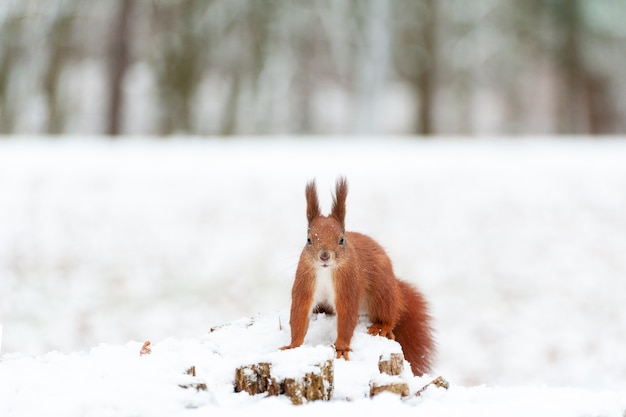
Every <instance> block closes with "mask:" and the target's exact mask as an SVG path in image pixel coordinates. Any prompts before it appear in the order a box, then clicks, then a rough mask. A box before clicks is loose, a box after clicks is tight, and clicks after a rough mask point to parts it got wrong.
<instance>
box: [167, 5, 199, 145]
mask: <svg viewBox="0 0 626 417" xmlns="http://www.w3.org/2000/svg"><path fill="white" fill-rule="evenodd" d="M209 5H210V2H208V1H204V0H182V1H174V2H167V3H165V2H164V3H159V4H156V5H155V8H156V14H157V28H156V29H157V32H158V35H159V36H158V39H157V40H156V42H157V43H158V48H159V54H160V55H159V56H158V57H157V60H158V62H156V63H155V66H156V74H157V82H158V89H159V92H160V103H161V123H160V129H159V130H160V132H161V134H163V135H169V134H172V133H192V132H194V123H193V115H194V113H193V110H194V106H193V102H192V101H193V99H194V98H195V93H196V90H197V87H198V85H199V83H200V80H201V78H202V73H203V65H202V64H203V62H202V60H203V58H204V57H205V55H206V50H207V49H208V46H207V45H208V42H207V39H206V38H205V36H204V32H203V31H202V27H201V24H200V23H199V20H200V19H201V18H202V16H203V15H204V12H205V11H206V9H207V7H208V6H209Z"/></svg>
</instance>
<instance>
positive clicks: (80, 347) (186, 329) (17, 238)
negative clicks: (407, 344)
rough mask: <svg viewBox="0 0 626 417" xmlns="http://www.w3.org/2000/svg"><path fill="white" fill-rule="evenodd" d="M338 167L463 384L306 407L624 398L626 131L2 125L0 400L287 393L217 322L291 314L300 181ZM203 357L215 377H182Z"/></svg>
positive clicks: (234, 406) (211, 398) (242, 407)
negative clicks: (564, 133)
mask: <svg viewBox="0 0 626 417" xmlns="http://www.w3.org/2000/svg"><path fill="white" fill-rule="evenodd" d="M340 174H343V175H346V176H347V178H348V182H349V186H350V192H349V195H348V213H347V221H346V223H347V227H348V229H350V230H355V231H360V232H363V233H367V234H369V235H371V236H372V237H374V238H376V239H377V240H378V241H379V242H380V243H381V244H382V245H383V246H384V247H385V248H386V249H387V251H388V252H389V254H390V256H391V258H392V260H393V261H394V266H395V269H396V272H397V274H398V275H399V276H400V277H402V278H404V279H406V280H408V281H411V282H413V283H414V284H415V285H417V286H418V287H419V288H420V289H421V290H422V291H423V292H424V293H425V294H426V296H427V298H428V299H429V301H430V303H431V307H432V314H433V316H434V318H435V327H436V335H437V341H438V346H439V355H438V358H437V362H436V366H435V369H434V371H433V374H436V375H443V376H444V377H445V378H446V379H447V380H448V381H450V383H451V389H450V390H449V391H441V390H436V389H435V390H430V389H429V390H428V391H427V392H428V394H427V395H426V396H425V397H423V398H421V399H417V400H411V401H404V402H400V401H399V400H396V399H395V398H389V397H387V396H384V397H383V398H381V399H375V400H373V401H370V400H359V401H352V402H350V403H345V402H342V401H333V402H331V403H330V404H324V405H318V404H315V405H308V406H307V407H305V408H302V409H301V411H299V412H300V413H303V414H306V413H310V414H313V413H316V414H318V413H319V412H320V411H321V412H323V411H324V410H327V409H328V410H330V409H331V408H329V407H333V408H332V410H333V411H335V410H337V411H339V410H342V409H344V408H346V409H350V410H356V411H355V412H359V410H363V412H368V413H370V414H373V413H374V412H376V410H379V411H381V412H382V410H385V411H386V412H389V407H390V406H391V404H398V405H397V409H398V411H399V412H406V413H409V412H410V413H414V412H424V413H425V414H442V415H443V414H445V415H450V414H453V415H454V414H457V415H460V414H463V415H467V414H477V415H478V414H480V415H496V414H497V415H511V414H519V415H529V414H534V415H537V414H540V415H541V414H543V415H548V414H549V415H551V416H554V415H601V414H602V415H615V416H619V417H621V416H622V415H623V413H624V412H625V411H626V354H624V348H625V347H626V309H624V308H623V306H624V300H625V299H626V255H625V254H626V141H620V140H606V141H597V140H592V139H582V138H573V139H560V140H539V139H536V140H516V141H509V140H504V139H502V140H497V139H492V140H479V141H476V140H473V139H472V140H466V139H456V140H455V139H449V140H438V141H415V140H411V139H393V138H379V139H376V140H375V139H366V140H356V139H343V140H331V139H327V138H320V139H302V138H284V139H272V140H267V139H260V138H249V139H245V140H237V141H230V140H222V139H216V140H209V141H206V140H193V139H179V140H172V141H152V140H148V139H145V140H142V139H132V140H125V141H118V142H109V141H104V140H99V139H93V138H81V139H63V140H61V139H54V140H51V141H50V140H48V141H43V140H38V139H36V138H35V139H25V138H21V139H13V140H7V141H0V297H1V299H0V323H1V325H2V326H3V327H2V331H1V334H2V336H1V343H2V345H1V350H2V353H3V355H2V356H1V359H0V360H1V361H0V415H12V414H15V415H29V414H30V415H32V414H33V413H34V414H40V415H41V414H48V415H55V414H59V415H130V414H151V415H160V413H161V414H162V415H173V414H177V413H182V414H193V413H195V412H203V410H204V411H206V410H213V409H214V408H216V407H217V408H220V409H222V411H224V410H223V409H225V408H227V409H228V410H229V411H230V412H231V413H232V414H243V413H248V412H249V411H250V409H249V407H255V406H257V405H260V404H265V405H268V406H269V405H271V406H273V407H274V409H275V410H278V411H280V410H283V411H284V413H283V414H287V413H290V412H293V409H292V406H290V405H289V404H288V402H285V399H284V398H283V399H262V400H261V399H256V398H246V397H244V396H242V395H240V394H234V393H232V392H231V389H232V385H230V384H231V383H232V381H229V380H227V378H225V377H224V375H227V374H228V373H223V374H219V373H218V374H215V375H217V376H215V377H213V376H211V375H212V374H210V372H208V369H209V368H215V367H216V365H215V363H219V361H217V362H216V361H215V358H213V357H212V356H211V355H212V353H211V352H215V349H218V348H219V349H222V348H220V347H218V348H215V346H213V345H211V343H210V342H209V339H210V335H208V334H207V332H208V331H209V329H210V328H211V327H213V326H217V325H220V324H224V323H229V322H236V323H238V321H236V320H238V319H240V318H242V317H247V316H256V315H257V314H258V313H261V314H262V316H260V317H272V315H276V314H281V315H285V314H286V313H285V309H286V308H288V307H289V301H290V300H289V292H290V287H291V281H292V279H293V274H294V271H295V266H296V264H297V260H298V257H299V253H300V250H301V248H302V246H303V244H304V239H305V228H306V221H305V215H304V209H305V205H304V185H305V183H306V181H308V180H309V179H311V178H313V177H316V178H317V181H318V189H319V191H320V197H321V199H322V206H323V207H325V208H328V207H329V204H330V190H331V189H332V188H333V183H334V180H335V178H336V177H337V176H338V175H340ZM326 191H328V192H326ZM268 320H269V319H268ZM283 320H284V321H283V322H285V321H286V320H287V319H286V318H283ZM234 334H235V335H236V334H237V333H236V332H235V333H234ZM261 334H263V332H259V333H255V332H250V333H247V336H245V337H248V338H251V339H250V340H242V341H241V344H242V345H244V346H245V345H250V346H252V345H254V344H255V338H266V336H259V335H261ZM242 337H244V336H242ZM277 337H286V333H285V334H282V333H281V334H279V335H277ZM146 339H150V340H152V341H153V343H154V352H153V354H152V355H149V356H143V357H141V358H140V357H139V356H138V350H139V348H140V347H141V343H142V342H143V341H144V340H146ZM332 339H333V338H332V337H330V338H329V340H328V343H330V342H332ZM320 343H323V341H320ZM282 344H284V340H267V339H264V340H262V343H261V347H262V348H263V349H267V350H271V349H274V348H275V347H278V346H281V345H282ZM365 345H366V344H363V346H365ZM211 346H213V347H211ZM261 347H258V346H257V347H256V349H260V348H261ZM270 348H271V349H270ZM53 351H58V352H53ZM231 356H232V355H231ZM203 358H206V362H204V363H202V361H203ZM189 362H194V363H192V364H193V365H196V367H197V368H198V369H199V371H200V370H202V369H204V370H205V371H204V373H205V379H206V378H208V379H209V380H207V381H206V382H207V385H208V386H209V388H210V389H209V393H205V394H202V393H195V391H193V390H182V389H180V388H178V387H177V384H178V383H179V382H177V381H179V380H180V379H181V378H186V377H185V376H184V375H183V376H181V374H180V372H181V368H182V370H184V369H185V367H187V366H189V365H190V364H189ZM225 363H232V361H229V360H226V362H225ZM220 369H221V368H220ZM215 372H218V371H215ZM229 372H230V371H229ZM199 374H200V372H199ZM228 375H229V374H228ZM200 376H202V375H200ZM228 378H230V377H228ZM418 383H419V381H418V382H416V384H418ZM172 387H174V388H175V389H174V388H172ZM350 387H351V386H349V388H345V387H344V388H340V389H344V390H346V389H347V390H350V392H354V391H351V390H353V388H350ZM211 388H212V389H211ZM244 395H247V394H244ZM353 395H354V394H353ZM5 398H11V399H10V400H8V401H7V400H5ZM146 398H148V399H150V400H151V401H147V400H146ZM359 404H362V405H359ZM45 407H48V408H45ZM188 407H196V408H188ZM533 407H534V408H533ZM44 410H49V411H50V412H49V413H45V412H44ZM306 410H308V411H306ZM392 410H393V408H392Z"/></svg>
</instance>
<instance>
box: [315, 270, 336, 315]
mask: <svg viewBox="0 0 626 417" xmlns="http://www.w3.org/2000/svg"><path fill="white" fill-rule="evenodd" d="M317 304H327V305H329V306H331V307H332V308H333V309H334V308H335V288H334V286H333V271H332V269H330V268H317V269H316V270H315V294H314V295H313V306H316V305H317Z"/></svg>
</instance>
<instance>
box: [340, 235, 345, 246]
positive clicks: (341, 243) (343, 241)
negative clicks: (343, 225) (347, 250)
mask: <svg viewBox="0 0 626 417" xmlns="http://www.w3.org/2000/svg"><path fill="white" fill-rule="evenodd" d="M344 243H345V240H344V239H343V236H341V239H339V244H340V245H343V244H344Z"/></svg>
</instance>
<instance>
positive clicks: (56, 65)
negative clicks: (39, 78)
mask: <svg viewBox="0 0 626 417" xmlns="http://www.w3.org/2000/svg"><path fill="white" fill-rule="evenodd" d="M73 10H74V9H73V6H72V5H68V6H67V7H66V8H64V10H61V11H60V14H59V15H58V16H55V17H54V20H53V22H52V23H51V26H50V30H49V32H48V42H49V45H48V62H47V63H46V64H47V65H46V68H45V71H44V75H43V89H44V95H45V100H46V105H47V111H48V118H47V126H46V132H47V133H50V134H53V135H58V134H61V133H63V130H64V126H65V108H64V107H63V103H62V102H61V99H60V97H59V96H60V92H59V89H60V87H61V83H60V80H61V72H62V70H63V67H64V66H65V63H66V60H67V55H68V53H69V44H68V42H69V39H70V35H71V32H72V22H73V20H74V15H73Z"/></svg>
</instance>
